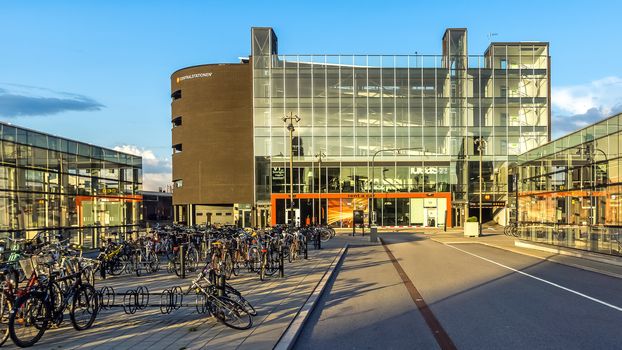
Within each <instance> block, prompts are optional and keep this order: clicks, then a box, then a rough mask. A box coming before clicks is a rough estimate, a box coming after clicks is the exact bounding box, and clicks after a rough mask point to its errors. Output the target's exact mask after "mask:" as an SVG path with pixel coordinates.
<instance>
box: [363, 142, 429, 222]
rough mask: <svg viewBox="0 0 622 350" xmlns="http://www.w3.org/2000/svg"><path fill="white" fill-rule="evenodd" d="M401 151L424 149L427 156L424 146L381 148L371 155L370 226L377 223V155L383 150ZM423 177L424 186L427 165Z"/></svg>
mask: <svg viewBox="0 0 622 350" xmlns="http://www.w3.org/2000/svg"><path fill="white" fill-rule="evenodd" d="M401 151H422V152H423V155H424V157H425V148H422V147H406V148H390V149H380V150H377V151H376V152H374V155H373V156H372V157H371V206H370V211H369V218H368V222H369V226H370V227H371V226H372V225H376V215H375V213H376V212H375V208H374V203H375V197H376V192H375V190H374V182H375V181H376V165H375V163H374V162H375V160H376V156H377V155H378V154H380V153H383V152H397V154H399V152H401ZM423 178H424V186H425V166H424V169H423ZM372 216H373V220H372Z"/></svg>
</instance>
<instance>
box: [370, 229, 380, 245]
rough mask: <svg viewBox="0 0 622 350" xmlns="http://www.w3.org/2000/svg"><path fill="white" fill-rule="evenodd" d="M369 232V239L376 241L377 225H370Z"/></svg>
mask: <svg viewBox="0 0 622 350" xmlns="http://www.w3.org/2000/svg"><path fill="white" fill-rule="evenodd" d="M369 232H370V233H369V241H370V242H378V226H372V227H370V229H369Z"/></svg>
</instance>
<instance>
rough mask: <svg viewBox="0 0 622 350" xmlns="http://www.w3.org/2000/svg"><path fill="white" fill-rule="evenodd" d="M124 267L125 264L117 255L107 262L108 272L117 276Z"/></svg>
mask: <svg viewBox="0 0 622 350" xmlns="http://www.w3.org/2000/svg"><path fill="white" fill-rule="evenodd" d="M124 268H125V266H124V265H123V262H122V261H121V259H120V258H119V257H114V258H112V260H111V261H109V262H108V272H109V273H110V274H111V275H113V276H119V275H120V274H121V273H122V272H123V269H124Z"/></svg>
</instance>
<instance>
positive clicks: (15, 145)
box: [0, 123, 142, 246]
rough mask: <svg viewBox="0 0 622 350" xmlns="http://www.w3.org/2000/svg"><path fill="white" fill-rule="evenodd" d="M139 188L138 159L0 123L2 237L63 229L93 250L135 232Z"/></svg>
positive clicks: (140, 159)
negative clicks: (107, 237) (109, 234)
mask: <svg viewBox="0 0 622 350" xmlns="http://www.w3.org/2000/svg"><path fill="white" fill-rule="evenodd" d="M141 187H142V158H141V157H138V156H134V155H130V154H125V153H121V152H117V151H114V150H110V149H106V148H102V147H97V146H93V145H89V144H85V143H82V142H78V141H72V140H68V139H65V138H60V137H56V136H52V135H48V134H44V133H40V132H36V131H32V130H28V129H24V128H20V127H16V126H13V125H9V124H5V123H0V235H3V236H5V237H6V236H10V237H32V236H34V235H35V234H36V233H38V232H40V231H44V230H54V229H59V228H64V229H67V230H69V231H71V232H72V235H71V237H72V239H73V240H74V241H75V242H76V243H79V244H82V245H85V246H97V239H98V237H99V236H98V233H103V232H104V231H105V230H114V231H119V232H123V231H126V230H130V229H135V228H136V227H137V225H138V223H139V220H140V219H141V218H140V213H141V198H142V197H141V196H140V194H139V191H140V190H141ZM77 233H79V234H77Z"/></svg>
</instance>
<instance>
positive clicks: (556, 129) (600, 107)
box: [551, 76, 622, 138]
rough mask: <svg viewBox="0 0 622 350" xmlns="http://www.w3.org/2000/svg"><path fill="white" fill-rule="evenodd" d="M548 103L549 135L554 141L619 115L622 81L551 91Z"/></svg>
mask: <svg viewBox="0 0 622 350" xmlns="http://www.w3.org/2000/svg"><path fill="white" fill-rule="evenodd" d="M551 104H552V117H551V119H552V120H551V122H552V134H553V138H557V137H559V136H563V135H566V134H568V133H570V132H572V131H575V130H578V129H581V128H583V127H586V126H588V125H591V124H594V123H596V122H598V121H599V120H602V119H604V118H607V117H610V116H612V115H614V114H616V113H620V112H622V78H620V77H615V76H611V77H605V78H603V79H598V80H594V81H592V82H589V83H587V84H583V85H571V86H562V87H557V88H553V89H552V94H551Z"/></svg>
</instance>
